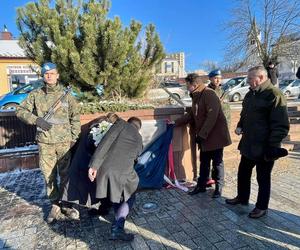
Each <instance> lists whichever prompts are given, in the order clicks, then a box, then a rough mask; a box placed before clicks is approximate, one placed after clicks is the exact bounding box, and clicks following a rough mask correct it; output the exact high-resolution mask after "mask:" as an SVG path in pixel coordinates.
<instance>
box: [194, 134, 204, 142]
mask: <svg viewBox="0 0 300 250" xmlns="http://www.w3.org/2000/svg"><path fill="white" fill-rule="evenodd" d="M204 141H205V139H203V138H202V137H200V136H198V135H196V139H195V142H196V143H197V144H201V143H202V142H204Z"/></svg>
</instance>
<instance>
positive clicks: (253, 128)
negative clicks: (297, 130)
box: [237, 80, 289, 160]
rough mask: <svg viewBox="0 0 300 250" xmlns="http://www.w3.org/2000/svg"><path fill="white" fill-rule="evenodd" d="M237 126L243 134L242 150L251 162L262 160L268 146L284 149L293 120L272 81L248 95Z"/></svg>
mask: <svg viewBox="0 0 300 250" xmlns="http://www.w3.org/2000/svg"><path fill="white" fill-rule="evenodd" d="M237 127H240V128H242V131H243V134H242V139H241V141H240V143H239V146H238V148H239V150H240V152H241V154H242V155H244V156H246V157H247V158H249V159H252V160H262V159H263V156H264V153H265V150H266V148H267V147H268V146H273V147H280V144H281V141H282V140H283V139H284V138H285V137H286V136H287V135H288V132H289V119H288V113H287V106H286V100H285V97H284V96H283V94H282V93H281V92H280V90H279V89H278V88H276V87H274V86H273V85H272V84H271V82H270V80H267V81H265V82H264V83H263V84H262V85H260V87H259V89H257V90H251V89H250V91H249V92H248V93H247V94H246V96H245V99H244V101H243V109H242V112H241V117H240V121H239V122H238V125H237Z"/></svg>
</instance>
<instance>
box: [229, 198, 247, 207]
mask: <svg viewBox="0 0 300 250" xmlns="http://www.w3.org/2000/svg"><path fill="white" fill-rule="evenodd" d="M225 202H226V203H227V204H229V205H238V204H241V205H243V206H248V205H249V202H248V201H241V200H240V199H239V197H235V198H233V199H226V200H225Z"/></svg>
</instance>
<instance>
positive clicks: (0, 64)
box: [0, 30, 38, 96]
mask: <svg viewBox="0 0 300 250" xmlns="http://www.w3.org/2000/svg"><path fill="white" fill-rule="evenodd" d="M37 70H38V66H37V65H35V64H34V63H33V62H32V61H31V60H30V59H28V58H27V57H26V55H25V53H24V51H23V49H22V48H21V47H20V46H19V44H18V40H15V39H13V37H12V34H11V33H10V32H8V31H6V30H5V31H3V32H0V96H1V95H3V94H6V93H8V92H10V91H12V90H13V89H15V88H18V87H20V86H23V85H25V84H28V83H29V82H31V81H34V80H37V79H38V75H37V73H36V72H37Z"/></svg>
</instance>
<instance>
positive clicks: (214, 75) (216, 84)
mask: <svg viewBox="0 0 300 250" xmlns="http://www.w3.org/2000/svg"><path fill="white" fill-rule="evenodd" d="M208 77H209V80H210V83H209V84H208V87H209V88H211V89H213V90H214V91H215V92H216V94H217V96H218V97H219V98H220V100H221V105H222V110H223V113H224V115H225V117H226V121H227V124H228V128H230V123H231V112H230V106H229V103H228V102H227V96H226V93H225V92H224V90H223V89H222V88H221V81H222V75H221V70H218V69H216V70H213V71H211V72H210V73H209V74H208Z"/></svg>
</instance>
